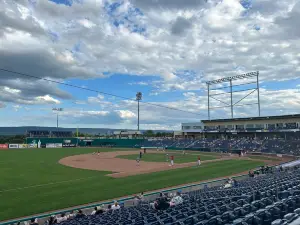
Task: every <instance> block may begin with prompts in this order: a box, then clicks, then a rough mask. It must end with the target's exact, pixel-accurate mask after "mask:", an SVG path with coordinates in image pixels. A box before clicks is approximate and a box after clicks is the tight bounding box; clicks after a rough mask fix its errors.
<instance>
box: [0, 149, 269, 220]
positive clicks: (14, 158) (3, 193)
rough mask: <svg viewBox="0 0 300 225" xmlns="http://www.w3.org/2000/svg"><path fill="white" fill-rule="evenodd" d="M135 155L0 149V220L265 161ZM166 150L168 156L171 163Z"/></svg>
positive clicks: (123, 151) (119, 151)
mask: <svg viewBox="0 0 300 225" xmlns="http://www.w3.org/2000/svg"><path fill="white" fill-rule="evenodd" d="M98 150H99V151H100V152H99V153H98V152H96V154H93V153H94V152H95V151H98ZM138 154H139V150H134V149H111V148H109V149H104V148H102V149H96V150H95V149H92V148H60V149H16V150H3V151H0V221H3V220H7V219H12V218H18V217H22V216H29V215H33V214H37V213H42V212H48V211H52V210H59V209H63V208H68V207H72V206H78V205H81V204H87V203H92V202H98V201H103V200H108V199H116V198H120V197H123V196H126V195H132V194H135V193H139V192H142V191H143V192H147V191H153V190H158V189H162V188H167V187H172V186H177V185H181V184H187V183H192V182H198V181H204V180H209V179H214V178H220V177H224V176H230V175H234V174H239V173H241V172H245V171H248V170H249V169H253V168H256V167H258V166H261V165H262V164H264V163H266V161H262V160H258V159H249V158H243V159H240V158H224V157H223V156H222V157H221V155H219V154H210V153H186V154H185V155H183V154H182V153H180V152H177V153H175V152H167V153H161V152H159V153H158V152H151V151H150V152H147V154H145V155H143V157H142V160H141V162H140V164H139V165H137V163H136V161H135V159H136V158H137V156H138ZM166 154H169V155H174V157H175V166H174V167H170V166H169V162H168V159H167V157H166ZM198 156H200V157H201V162H202V163H201V166H200V167H197V166H196V160H197V157H198ZM176 160H177V161H176Z"/></svg>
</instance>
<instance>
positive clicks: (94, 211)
mask: <svg viewBox="0 0 300 225" xmlns="http://www.w3.org/2000/svg"><path fill="white" fill-rule="evenodd" d="M97 210H98V208H97V206H95V208H94V210H93V212H92V213H91V215H95V214H96V212H97Z"/></svg>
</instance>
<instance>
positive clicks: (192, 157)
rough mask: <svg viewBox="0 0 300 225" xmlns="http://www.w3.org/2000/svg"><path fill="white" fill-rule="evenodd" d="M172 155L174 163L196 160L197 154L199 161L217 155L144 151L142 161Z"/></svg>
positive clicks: (165, 158)
mask: <svg viewBox="0 0 300 225" xmlns="http://www.w3.org/2000/svg"><path fill="white" fill-rule="evenodd" d="M171 155H173V156H174V161H175V163H187V162H197V160H198V156H200V157H201V161H205V160H212V159H216V158H217V157H214V156H211V155H203V154H195V152H194V154H185V155H183V154H182V153H168V157H167V156H166V154H162V153H146V154H143V156H142V161H145V162H166V161H167V159H168V160H169V161H170V159H169V158H170V156H171ZM138 156H139V154H138V153H137V154H134V155H132V154H131V155H119V156H117V158H122V159H130V160H136V158H137V157H138Z"/></svg>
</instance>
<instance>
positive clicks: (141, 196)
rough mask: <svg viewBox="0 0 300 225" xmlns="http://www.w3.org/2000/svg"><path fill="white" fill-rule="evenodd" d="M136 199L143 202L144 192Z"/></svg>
mask: <svg viewBox="0 0 300 225" xmlns="http://www.w3.org/2000/svg"><path fill="white" fill-rule="evenodd" d="M138 198H139V200H140V201H142V202H143V201H145V197H144V192H141V193H140V194H139V195H138Z"/></svg>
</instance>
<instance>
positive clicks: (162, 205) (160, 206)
mask: <svg viewBox="0 0 300 225" xmlns="http://www.w3.org/2000/svg"><path fill="white" fill-rule="evenodd" d="M150 205H151V206H152V208H154V209H156V210H166V209H168V208H169V207H170V203H169V202H168V199H167V197H166V196H165V195H164V194H163V193H160V194H159V198H157V199H156V201H154V202H153V203H150Z"/></svg>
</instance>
